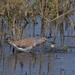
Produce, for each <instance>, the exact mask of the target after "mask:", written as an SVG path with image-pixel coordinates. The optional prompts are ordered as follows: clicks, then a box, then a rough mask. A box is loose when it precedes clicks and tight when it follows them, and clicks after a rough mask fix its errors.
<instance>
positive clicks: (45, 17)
mask: <svg viewBox="0 0 75 75" xmlns="http://www.w3.org/2000/svg"><path fill="white" fill-rule="evenodd" d="M74 10H75V8H73V9H71V10H69V11H67V12H66V13H64V14H62V15H60V16H58V17H56V18H54V19H52V20H49V19H47V18H46V17H45V16H43V15H42V14H41V13H40V12H39V14H40V15H41V16H42V17H43V18H44V19H45V20H47V21H50V22H53V21H55V20H57V19H59V18H61V17H63V16H65V15H67V14H69V13H71V12H72V11H74Z"/></svg>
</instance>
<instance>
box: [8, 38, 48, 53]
mask: <svg viewBox="0 0 75 75" xmlns="http://www.w3.org/2000/svg"><path fill="white" fill-rule="evenodd" d="M46 40H47V39H46V38H45V37H42V38H40V39H39V40H37V39H35V38H33V37H31V38H25V39H21V40H17V41H10V42H8V43H9V44H10V45H11V46H13V47H14V48H16V49H17V50H19V51H23V52H30V50H31V49H33V48H34V47H36V46H38V45H40V44H42V43H43V42H45V41H46Z"/></svg>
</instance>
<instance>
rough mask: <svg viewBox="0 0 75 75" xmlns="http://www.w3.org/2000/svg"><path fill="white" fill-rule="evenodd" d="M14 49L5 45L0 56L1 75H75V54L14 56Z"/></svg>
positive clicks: (23, 54) (26, 54) (21, 54)
mask: <svg viewBox="0 0 75 75" xmlns="http://www.w3.org/2000/svg"><path fill="white" fill-rule="evenodd" d="M12 49H13V48H12V47H11V46H10V45H8V44H6V43H4V44H3V46H2V48H1V51H2V53H1V52H0V53H1V54H0V75H75V57H74V56H75V53H74V52H71V53H47V54H37V55H36V54H29V53H17V54H14V55H13V54H12Z"/></svg>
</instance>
